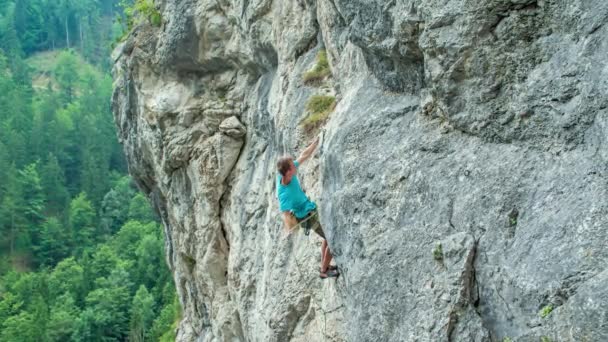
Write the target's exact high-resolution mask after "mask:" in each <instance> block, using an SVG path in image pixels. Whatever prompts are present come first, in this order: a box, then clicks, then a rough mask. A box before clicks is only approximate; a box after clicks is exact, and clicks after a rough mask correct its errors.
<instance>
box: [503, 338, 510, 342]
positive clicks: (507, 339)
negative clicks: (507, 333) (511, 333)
mask: <svg viewBox="0 0 608 342" xmlns="http://www.w3.org/2000/svg"><path fill="white" fill-rule="evenodd" d="M502 342H513V340H511V338H509V337H505V338H503V339H502Z"/></svg>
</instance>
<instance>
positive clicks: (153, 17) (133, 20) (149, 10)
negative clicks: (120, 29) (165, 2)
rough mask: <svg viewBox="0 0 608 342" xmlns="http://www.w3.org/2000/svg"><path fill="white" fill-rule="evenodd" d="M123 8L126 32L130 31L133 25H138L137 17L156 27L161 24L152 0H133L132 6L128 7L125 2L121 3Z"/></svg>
mask: <svg viewBox="0 0 608 342" xmlns="http://www.w3.org/2000/svg"><path fill="white" fill-rule="evenodd" d="M121 6H122V7H123V8H124V13H125V16H126V17H127V32H128V31H131V28H132V27H133V25H134V24H137V23H139V21H138V19H137V18H138V15H140V16H141V17H143V18H145V19H147V20H148V22H149V23H150V24H152V25H154V26H156V27H159V26H160V24H161V23H162V17H161V15H160V12H159V11H158V10H157V9H156V7H155V6H154V1H153V0H135V2H134V3H133V5H129V4H128V3H127V2H125V0H123V1H122V2H121Z"/></svg>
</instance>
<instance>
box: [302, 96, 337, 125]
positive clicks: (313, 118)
mask: <svg viewBox="0 0 608 342" xmlns="http://www.w3.org/2000/svg"><path fill="white" fill-rule="evenodd" d="M335 107H336V98H335V97H333V96H324V95H315V96H311V97H310V99H308V102H307V103H306V110H307V111H308V112H309V115H308V117H307V118H306V119H304V121H303V122H302V124H303V125H304V129H306V130H307V131H311V130H313V129H314V128H315V127H318V126H320V125H321V124H323V122H325V120H327V118H328V117H329V114H330V113H331V112H332V111H333V110H334V108H335Z"/></svg>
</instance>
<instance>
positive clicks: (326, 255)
mask: <svg viewBox="0 0 608 342" xmlns="http://www.w3.org/2000/svg"><path fill="white" fill-rule="evenodd" d="M323 247H325V248H323ZM321 250H322V251H323V258H322V259H321V261H322V264H321V273H327V269H328V268H329V264H330V263H331V259H332V255H331V252H330V250H329V246H328V245H327V240H323V244H322V245H321Z"/></svg>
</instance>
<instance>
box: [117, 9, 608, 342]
mask: <svg viewBox="0 0 608 342" xmlns="http://www.w3.org/2000/svg"><path fill="white" fill-rule="evenodd" d="M156 5H157V7H158V9H159V10H160V12H161V13H162V18H163V20H162V25H161V26H160V27H158V28H157V27H153V26H150V25H148V24H141V25H139V26H138V27H136V28H135V29H134V30H133V31H132V32H131V33H130V35H129V36H128V38H127V39H126V41H125V42H124V43H123V44H121V45H120V46H119V47H118V48H117V49H116V51H115V55H114V56H115V67H114V77H115V91H114V96H113V108H114V114H115V119H116V125H117V128H118V133H119V136H120V139H121V141H122V143H123V144H124V149H125V152H126V154H127V158H128V161H129V167H130V172H131V174H132V175H133V177H134V178H135V179H136V181H137V182H138V184H139V186H140V187H141V189H142V190H144V191H145V192H146V193H147V194H148V195H149V197H150V198H151V200H152V201H153V203H154V205H155V207H156V209H157V210H158V211H159V213H160V216H161V217H162V221H163V223H164V226H165V233H166V236H167V246H166V247H167V262H168V263H169V265H170V267H171V269H172V270H173V274H174V279H175V283H176V285H177V290H178V294H179V298H180V301H181V303H182V306H183V310H184V312H183V319H182V322H181V324H180V326H179V330H178V332H177V336H178V340H179V341H502V340H503V338H507V337H508V338H510V339H511V340H512V341H539V340H540V339H541V337H542V338H545V337H546V338H549V340H550V341H607V340H608V286H607V284H608V248H607V247H608V246H607V241H608V109H607V108H608V97H607V96H606V94H608V66H607V65H608V64H607V56H608V25H606V23H607V22H608V2H606V1H604V0H570V1H565V0H564V1H561V0H478V1H464V0H396V1H395V0H393V1H388V0H387V1H380V0H365V1H363V0H281V1H278V0H164V1H156ZM322 49H324V50H325V51H326V52H327V56H328V59H329V64H330V66H331V71H332V76H330V77H327V78H326V79H325V80H323V81H321V82H317V83H316V84H311V85H307V84H305V83H304V81H303V74H304V73H305V72H307V71H308V70H311V69H312V68H313V67H314V66H315V63H316V61H315V58H316V56H317V54H318V52H319V51H320V50H322ZM319 94H329V95H332V96H333V95H335V97H336V100H337V102H336V103H337V105H336V107H335V110H334V111H333V112H332V113H331V115H330V117H329V119H328V120H327V121H326V122H325V124H324V126H323V129H324V131H325V134H324V139H323V142H322V145H321V147H320V149H319V151H318V153H317V154H316V155H315V157H314V159H313V160H312V161H310V162H308V163H307V165H306V164H305V165H303V166H302V168H301V178H302V180H303V183H304V184H305V188H306V190H307V193H308V194H309V195H310V196H311V197H312V198H313V199H314V200H316V201H317V202H318V204H319V207H320V213H321V221H322V223H323V225H324V227H325V231H326V234H327V236H328V240H329V243H330V246H331V248H332V249H333V251H334V254H335V257H336V262H337V264H338V265H339V267H340V268H341V270H342V275H341V277H340V278H338V279H337V280H333V279H332V280H323V281H322V280H320V279H319V278H318V261H319V255H318V254H319V248H318V246H319V244H320V240H319V239H318V238H317V237H315V236H313V235H311V236H310V237H307V236H305V235H304V234H302V233H301V232H299V233H297V234H295V235H292V236H291V237H289V238H285V237H284V236H283V235H282V229H281V221H280V216H279V213H278V209H277V203H276V199H275V188H274V186H275V185H274V180H275V160H276V158H277V157H278V156H279V155H281V154H284V153H290V154H296V153H297V152H299V151H300V150H301V149H302V148H303V147H305V146H306V144H307V143H308V142H309V141H310V140H311V139H312V137H313V136H314V135H315V134H316V132H317V131H316V129H313V130H312V132H311V131H309V130H304V129H303V128H302V124H301V122H302V120H304V119H305V118H306V117H307V115H308V113H307V111H306V110H305V105H306V103H307V101H308V100H309V98H310V97H311V96H314V95H319ZM439 246H441V247H440V248H439Z"/></svg>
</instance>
